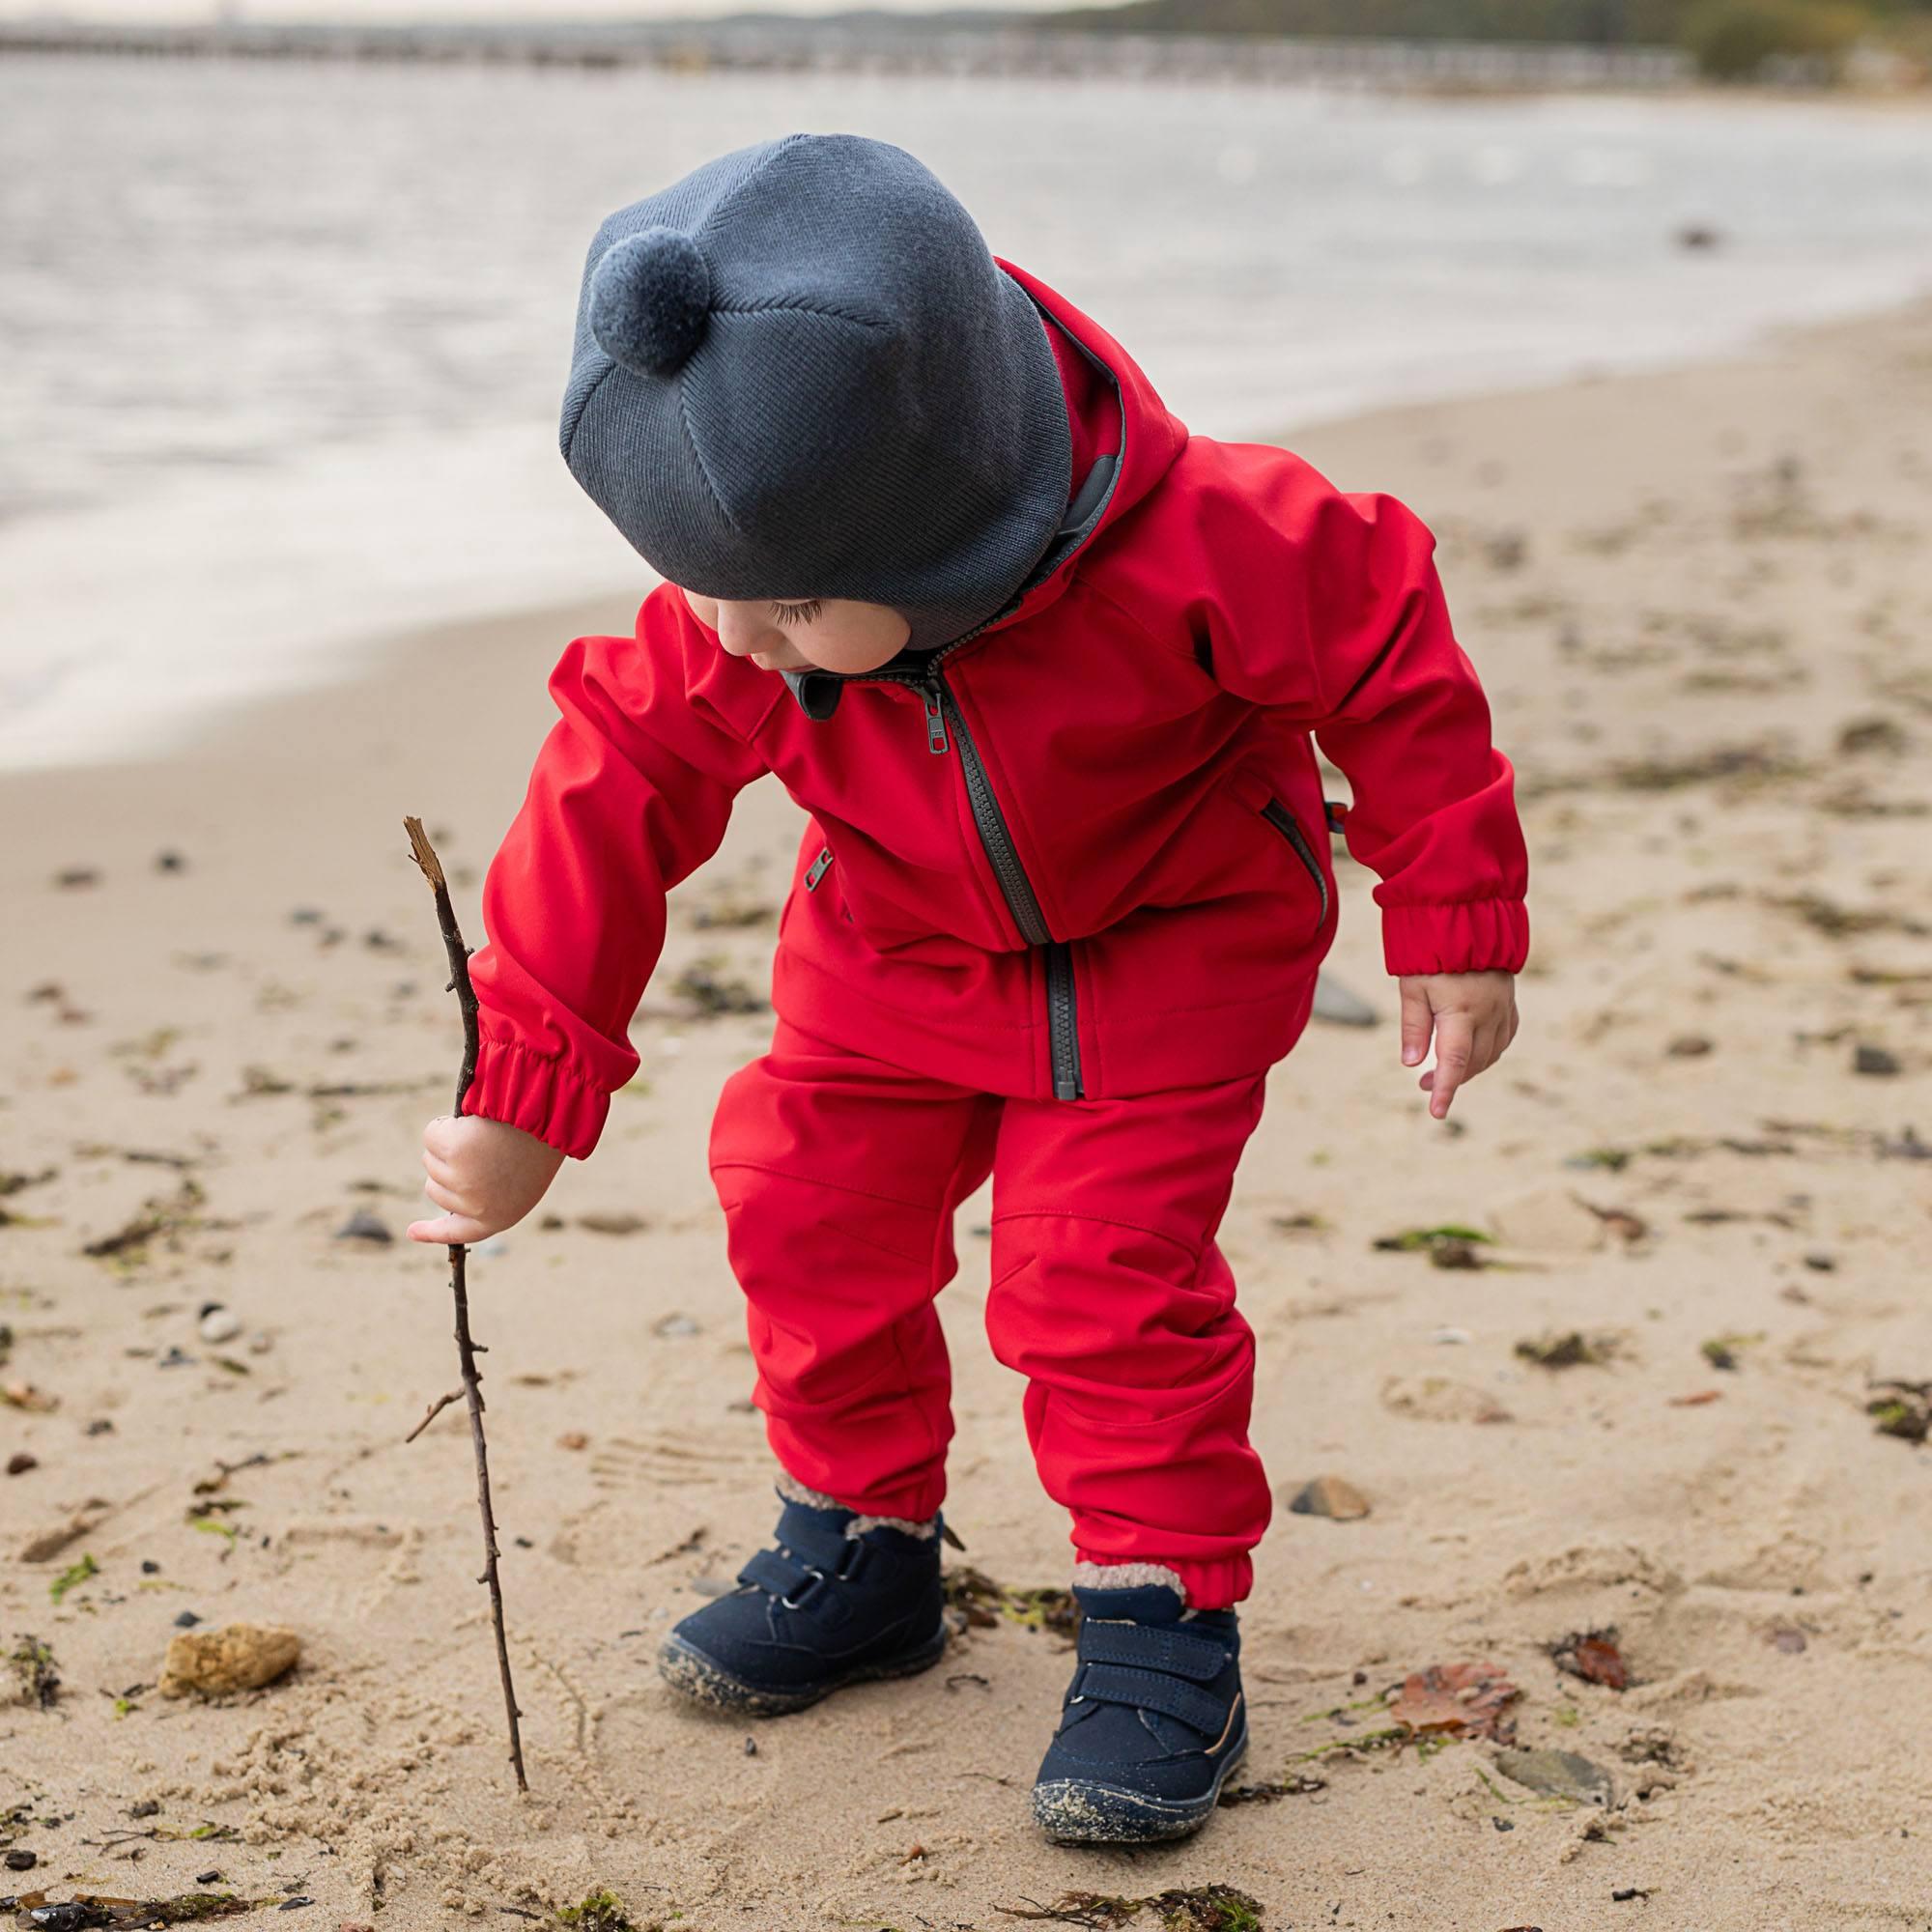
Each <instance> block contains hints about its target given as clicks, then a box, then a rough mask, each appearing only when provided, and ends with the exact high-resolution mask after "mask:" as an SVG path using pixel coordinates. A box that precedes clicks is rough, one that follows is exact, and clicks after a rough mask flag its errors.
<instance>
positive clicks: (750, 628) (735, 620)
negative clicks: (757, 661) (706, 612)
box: [718, 598, 774, 658]
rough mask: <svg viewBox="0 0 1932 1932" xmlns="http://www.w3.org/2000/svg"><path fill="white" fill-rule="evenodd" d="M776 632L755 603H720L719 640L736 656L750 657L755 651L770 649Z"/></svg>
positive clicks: (721, 600) (721, 601)
mask: <svg viewBox="0 0 1932 1932" xmlns="http://www.w3.org/2000/svg"><path fill="white" fill-rule="evenodd" d="M773 637H774V633H773V631H772V627H771V625H770V624H769V623H767V622H766V621H765V619H764V617H763V616H762V615H761V614H760V613H759V611H758V609H757V607H756V606H755V605H751V604H727V603H725V601H724V600H723V599H722V598H721V599H720V600H719V604H718V641H719V642H720V643H721V644H723V645H724V646H725V650H726V651H728V652H729V653H730V654H731V656H733V657H734V658H748V657H750V656H751V655H752V653H753V651H759V650H766V649H769V648H770V646H771V643H772V639H773Z"/></svg>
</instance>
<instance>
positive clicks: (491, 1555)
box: [403, 818, 530, 1791]
mask: <svg viewBox="0 0 1932 1932" xmlns="http://www.w3.org/2000/svg"><path fill="white" fill-rule="evenodd" d="M403 829H404V830H405V831H406V832H407V833H408V834H409V835H410V851H411V853H412V856H413V857H414V859H415V862H416V865H417V866H418V867H420V868H421V871H422V875H423V877H424V878H425V879H427V880H428V881H429V888H430V891H431V892H432V893H434V894H435V895H436V923H437V925H438V927H439V928H440V931H441V933H442V949H443V951H444V952H446V953H447V954H448V955H449V989H450V991H451V992H453V993H454V994H455V995H456V1003H457V1005H458V1007H460V1008H461V1009H462V1012H463V1066H462V1069H461V1071H460V1072H459V1073H458V1074H457V1076H456V1111H457V1113H458V1114H461V1113H462V1112H463V1102H464V1100H465V1098H466V1097H467V1096H468V1095H469V1083H470V1081H471V1080H472V1079H474V1078H475V1076H476V1044H477V1036H476V992H475V989H474V988H473V987H472V986H471V985H470V983H469V947H467V946H466V945H464V943H463V933H462V930H461V928H460V927H459V926H458V925H457V923H456V909H455V908H454V907H453V906H452V905H451V904H450V902H449V882H448V881H447V880H446V879H445V878H444V877H443V875H442V862H441V861H440V859H438V857H437V856H436V847H435V846H434V845H432V844H431V843H430V842H429V837H428V835H427V834H426V833H425V832H424V831H423V828H422V820H421V819H420V818H405V819H404V820H403ZM468 1254H469V1250H468V1249H467V1248H465V1247H464V1246H463V1245H462V1244H461V1243H460V1242H455V1241H452V1242H451V1243H450V1248H449V1292H450V1294H451V1295H452V1297H453V1298H454V1300H455V1303H456V1360H457V1365H458V1368H459V1370H460V1372H461V1374H462V1378H463V1394H464V1397H465V1400H466V1401H467V1403H468V1405H469V1441H470V1446H471V1447H472V1448H473V1449H474V1450H475V1452H476V1506H477V1508H478V1509H479V1510H480V1511H481V1512H482V1516H483V1574H482V1576H480V1577H478V1578H477V1579H476V1580H477V1581H478V1582H479V1583H487V1584H488V1585H489V1586H490V1620H491V1622H492V1623H493V1624H494V1625H495V1626H496V1631H497V1674H498V1675H499V1676H500V1677H501V1678H502V1680H503V1712H504V1715H505V1717H507V1718H508V1719H509V1724H510V1764H511V1767H512V1769H513V1770H514V1771H515V1772H516V1774H517V1789H518V1790H519V1791H527V1790H528V1789H529V1788H530V1786H529V1780H528V1779H527V1778H526V1776H524V1739H523V1733H522V1732H521V1731H520V1730H519V1729H518V1728H517V1719H519V1718H521V1717H522V1716H523V1715H524V1714H523V1713H522V1712H521V1711H520V1710H518V1708H517V1690H516V1686H515V1685H514V1684H512V1683H511V1681H510V1644H509V1639H508V1637H507V1636H505V1635H504V1633H503V1588H502V1585H501V1584H500V1583H499V1582H498V1581H497V1518H496V1513H495V1512H494V1511H493V1510H492V1509H491V1507H490V1445H489V1443H488V1442H487V1441H485V1440H484V1436H483V1374H482V1371H481V1370H480V1369H478V1368H477V1366H476V1357H477V1356H478V1355H482V1354H488V1353H489V1350H487V1349H485V1348H484V1347H483V1345H482V1344H481V1343H480V1342H476V1341H473V1340H471V1338H470V1334H469V1284H468V1282H467V1281H466V1280H465V1278H464V1265H465V1262H466V1259H467V1257H468ZM454 1400H455V1394H454V1392H453V1391H452V1392H451V1393H450V1394H449V1395H446V1396H444V1397H443V1398H442V1400H441V1401H440V1402H438V1403H434V1404H432V1405H431V1406H430V1410H429V1413H428V1414H427V1415H425V1416H424V1417H423V1419H422V1421H421V1422H419V1423H417V1425H416V1426H415V1428H414V1429H413V1430H412V1431H411V1432H410V1435H409V1440H410V1441H412V1442H413V1441H414V1440H415V1438H416V1437H417V1436H418V1435H421V1434H422V1432H423V1431H424V1430H425V1429H426V1428H428V1426H429V1424H430V1421H431V1419H432V1418H433V1417H434V1416H435V1415H437V1414H438V1413H439V1411H440V1409H441V1408H442V1407H443V1406H444V1404H446V1403H450V1402H453V1401H454Z"/></svg>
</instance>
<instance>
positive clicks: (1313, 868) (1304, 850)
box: [1262, 798, 1328, 930]
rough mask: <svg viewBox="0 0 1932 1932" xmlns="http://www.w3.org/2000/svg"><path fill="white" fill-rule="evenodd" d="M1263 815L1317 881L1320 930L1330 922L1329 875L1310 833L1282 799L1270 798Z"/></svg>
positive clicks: (1309, 874)
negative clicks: (1302, 827) (1318, 856)
mask: <svg viewBox="0 0 1932 1932" xmlns="http://www.w3.org/2000/svg"><path fill="white" fill-rule="evenodd" d="M1262 816H1263V817H1264V819H1266V820H1267V822H1268V823H1269V824H1270V825H1272V826H1273V827H1274V829H1275V830H1276V831H1277V832H1279V833H1280V834H1281V836H1282V837H1283V838H1286V839H1287V840H1288V842H1289V844H1290V845H1291V846H1292V847H1293V850H1294V856H1295V857H1296V858H1297V859H1299V860H1300V861H1301V863H1302V865H1303V866H1304V867H1307V870H1308V876H1309V877H1310V878H1311V879H1313V880H1314V881H1315V891H1316V893H1317V895H1318V896H1319V897H1320V898H1321V918H1320V919H1319V920H1318V921H1317V922H1316V924H1317V928H1318V930H1319V929H1320V927H1321V926H1324V925H1326V924H1327V923H1328V875H1327V874H1326V873H1325V872H1324V871H1322V869H1321V860H1320V859H1318V858H1317V857H1316V856H1315V848H1314V846H1312V845H1311V844H1310V843H1309V842H1308V835H1307V834H1306V833H1304V832H1303V831H1302V829H1301V827H1300V826H1299V825H1298V824H1297V823H1296V822H1295V817H1294V814H1293V812H1292V811H1291V810H1289V809H1288V807H1287V806H1285V805H1283V804H1282V802H1281V801H1280V799H1278V798H1271V799H1269V800H1268V802H1267V803H1266V804H1265V805H1264V806H1263V807H1262Z"/></svg>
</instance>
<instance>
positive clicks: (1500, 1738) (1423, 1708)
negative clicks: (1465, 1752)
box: [1388, 1662, 1522, 1744]
mask: <svg viewBox="0 0 1932 1932" xmlns="http://www.w3.org/2000/svg"><path fill="white" fill-rule="evenodd" d="M1521 1695H1522V1692H1521V1691H1520V1690H1518V1689H1517V1688H1516V1686H1515V1685H1514V1684H1512V1683H1511V1682H1510V1681H1509V1679H1508V1678H1507V1677H1506V1676H1505V1675H1504V1674H1503V1668H1502V1665H1501V1664H1499V1663H1487V1662H1469V1663H1432V1664H1431V1665H1430V1666H1429V1668H1428V1669H1427V1670H1418V1671H1416V1672H1415V1673H1414V1674H1413V1675H1412V1676H1409V1677H1406V1678H1405V1679H1404V1680H1403V1686H1402V1689H1401V1690H1399V1691H1398V1692H1397V1693H1396V1695H1395V1698H1394V1700H1393V1701H1392V1702H1391V1703H1390V1705H1389V1707H1388V1711H1389V1716H1390V1717H1391V1718H1393V1719H1395V1721H1396V1722H1397V1723H1398V1724H1400V1725H1401V1726H1402V1727H1403V1729H1404V1730H1406V1731H1407V1732H1408V1733H1409V1735H1410V1736H1411V1737H1418V1738H1425V1737H1451V1738H1489V1739H1492V1740H1493V1741H1495V1742H1497V1743H1502V1744H1507V1743H1508V1742H1509V1740H1510V1739H1511V1738H1512V1737H1514V1736H1515V1735H1516V1726H1515V1723H1514V1720H1513V1719H1511V1718H1510V1717H1509V1715H1508V1714H1509V1709H1510V1706H1511V1705H1512V1704H1514V1703H1515V1702H1516V1701H1517V1699H1518V1698H1519V1697H1520V1696H1521Z"/></svg>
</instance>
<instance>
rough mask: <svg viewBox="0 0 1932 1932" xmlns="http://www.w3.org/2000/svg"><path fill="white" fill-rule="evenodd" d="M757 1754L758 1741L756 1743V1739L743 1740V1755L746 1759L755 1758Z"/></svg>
mask: <svg viewBox="0 0 1932 1932" xmlns="http://www.w3.org/2000/svg"><path fill="white" fill-rule="evenodd" d="M757 1754H758V1741H757V1739H756V1738H747V1739H746V1740H745V1755H746V1756H747V1757H756V1756H757Z"/></svg>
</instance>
